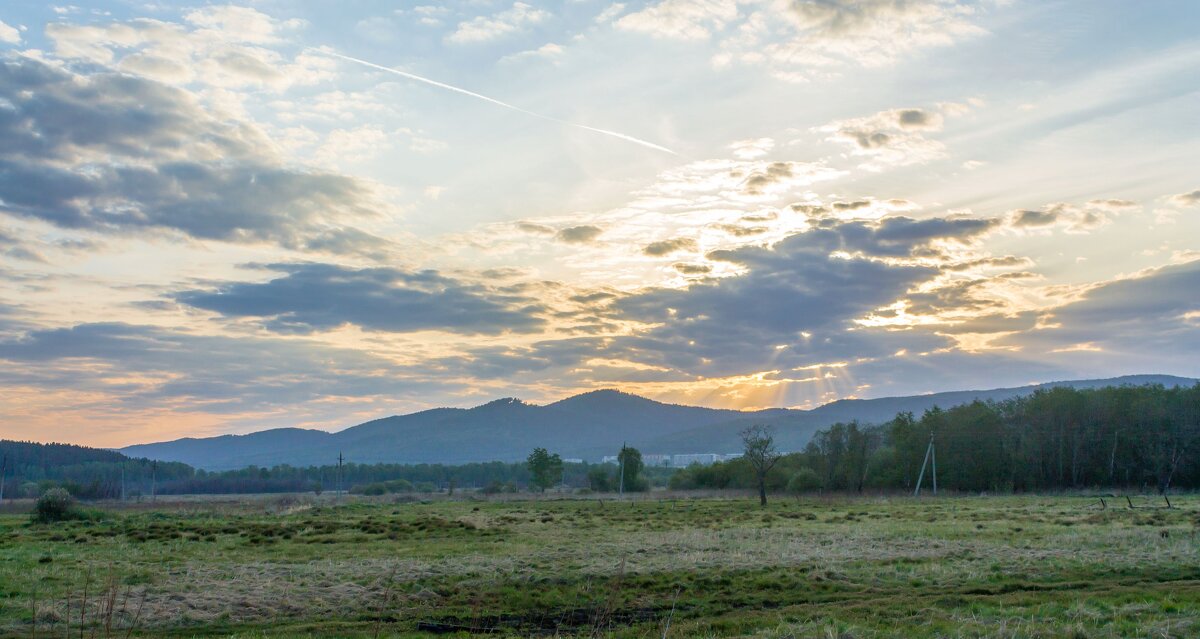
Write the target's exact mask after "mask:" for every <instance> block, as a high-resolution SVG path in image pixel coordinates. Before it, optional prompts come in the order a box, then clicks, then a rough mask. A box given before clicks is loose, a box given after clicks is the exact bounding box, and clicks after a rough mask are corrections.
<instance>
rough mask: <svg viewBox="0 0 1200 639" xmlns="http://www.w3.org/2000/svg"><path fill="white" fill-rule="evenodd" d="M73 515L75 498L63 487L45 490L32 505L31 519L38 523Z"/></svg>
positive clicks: (72, 516)
mask: <svg viewBox="0 0 1200 639" xmlns="http://www.w3.org/2000/svg"><path fill="white" fill-rule="evenodd" d="M75 516H76V510H75V498H73V497H71V493H68V492H67V491H66V490H65V489H63V488H51V489H50V490H47V491H46V492H45V493H43V494H42V496H41V497H38V500H37V503H36V504H34V506H33V521H35V522H37V523H39V524H52V523H54V522H56V521H64V520H67V519H73V518H74V517H75Z"/></svg>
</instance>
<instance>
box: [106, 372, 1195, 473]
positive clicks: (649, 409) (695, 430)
mask: <svg viewBox="0 0 1200 639" xmlns="http://www.w3.org/2000/svg"><path fill="white" fill-rule="evenodd" d="M1196 383H1197V380H1194V379H1187V378H1183V377H1173V376H1168V375H1131V376H1127V377H1116V378H1111V379H1093V380H1074V381H1061V382H1050V383H1047V384H1036V385H1032V386H1021V387H1017V388H998V389H992V390H971V391H953V392H945V393H934V394H930V395H914V396H909V397H884V398H879V399H847V400H838V401H836V402H832V403H829V404H825V405H823V406H820V407H818V408H814V409H812V410H795V409H782V408H772V409H766V410H761V411H736V410H727V409H714V408H702V407H698V406H681V405H677V404H664V403H661V402H656V401H654V400H650V399H646V398H644V397H638V396H636V395H630V394H628V393H622V392H620V391H615V390H598V391H592V392H589V393H583V394H581V395H576V396H574V397H568V398H566V399H563V400H561V401H557V402H554V403H552V404H546V405H544V406H539V405H535V404H529V403H526V402H523V401H521V400H519V399H515V398H506V399H498V400H495V401H492V402H489V403H487V404H483V405H481V406H476V407H474V408H435V409H431V410H425V411H421V412H418V413H411V414H408V415H395V416H392V417H385V418H382V419H376V420H373V421H369V422H366V423H363V424H359V425H357V426H352V427H350V428H347V429H345V430H342V431H339V432H336V433H328V432H325V431H319V430H305V429H299V428H278V429H273V430H266V431H261V432H257V433H251V434H249V435H222V436H220V437H209V438H199V439H198V438H187V439H178V440H174V441H169V442H160V443H154V444H139V445H136V446H129V447H127V448H123V449H121V452H123V453H125V454H127V455H130V456H135V457H147V458H151V459H160V460H164V461H179V462H184V463H186V464H190V465H192V466H196V467H198V468H204V469H208V470H227V469H233V468H243V467H245V466H249V465H257V466H273V465H276V464H291V465H293V466H308V465H319V464H328V463H331V462H333V461H334V460H335V459H336V457H337V454H338V453H342V454H344V455H345V457H346V459H347V460H349V461H352V462H354V463H360V464H372V463H382V462H388V463H446V464H457V463H466V462H477V461H519V460H522V459H524V458H525V457H526V456H527V455H528V454H529V451H531V450H533V448H534V447H537V446H541V447H544V448H547V449H549V450H551V451H554V452H557V453H560V454H561V455H562V456H563V457H568V458H569V457H581V458H584V459H588V460H597V459H599V458H600V457H602V456H604V455H612V454H614V453H615V451H616V450H618V449H619V448H620V446H621V443H622V442H627V443H628V444H629V445H631V446H634V447H636V448H638V449H640V450H641V451H642V452H643V453H660V454H676V453H731V452H736V451H738V450H739V449H740V447H741V443H740V440H739V438H738V432H739V431H740V430H741V429H743V428H745V427H746V426H748V425H750V424H756V423H766V424H770V425H772V426H774V427H775V430H776V440H777V442H778V446H779V448H780V449H781V450H785V451H791V450H800V449H801V448H803V447H804V446H805V444H807V443H808V440H809V439H810V438H811V437H812V435H813V433H815V432H816V431H818V430H820V429H822V428H825V427H827V426H829V425H830V424H834V423H836V422H847V421H851V420H858V421H860V422H864V423H878V422H883V421H886V420H889V419H891V418H892V417H894V416H895V415H896V413H899V412H912V413H916V414H920V413H922V412H924V411H925V410H927V409H929V408H932V407H934V406H940V407H942V408H948V407H950V406H956V405H959V404H965V403H969V402H971V401H974V400H976V399H980V400H985V401H986V400H993V401H1000V400H1004V399H1009V398H1012V397H1017V396H1021V395H1028V394H1031V393H1033V392H1035V391H1037V390H1039V389H1046V388H1053V387H1055V386H1071V387H1074V388H1099V387H1104V386H1120V385H1144V384H1162V385H1164V386H1180V385H1188V386H1190V385H1193V384H1196Z"/></svg>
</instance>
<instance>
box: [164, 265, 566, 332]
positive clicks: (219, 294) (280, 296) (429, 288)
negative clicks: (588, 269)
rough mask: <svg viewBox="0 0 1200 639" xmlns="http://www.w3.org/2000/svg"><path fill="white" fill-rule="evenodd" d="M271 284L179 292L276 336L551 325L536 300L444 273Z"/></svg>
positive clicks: (395, 272)
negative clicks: (340, 330)
mask: <svg viewBox="0 0 1200 639" xmlns="http://www.w3.org/2000/svg"><path fill="white" fill-rule="evenodd" d="M268 268H269V269H270V270H272V271H275V272H280V273H283V276H282V277H278V278H276V279H272V280H270V281H267V282H261V283H257V282H235V283H224V284H220V285H218V286H217V287H216V288H215V289H211V290H189V291H182V292H179V293H176V294H175V295H174V299H175V301H177V302H180V303H182V304H186V305H188V306H192V307H194V308H200V309H204V310H208V311H213V312H216V313H219V314H221V315H223V316H225V317H229V318H247V317H248V318H256V319H258V320H260V321H261V322H262V324H263V326H264V327H266V328H267V329H268V330H272V331H276V332H280V333H313V332H319V331H327V330H332V329H336V328H338V327H341V326H344V325H353V326H358V327H360V328H363V329H365V330H371V331H382V332H391V333H405V332H412V331H422V330H434V331H447V332H453V333H466V334H489V335H496V334H501V333H509V332H527V331H531V330H537V329H539V328H540V327H541V326H542V325H543V324H544V320H542V319H541V318H540V317H539V316H538V315H539V314H541V313H544V312H545V311H546V309H545V308H544V307H543V306H541V304H540V303H539V302H537V301H536V300H534V299H532V298H529V297H525V296H521V295H513V294H507V293H501V292H499V291H497V290H495V289H491V288H488V287H486V286H484V285H482V284H475V283H470V282H465V281H462V280H457V279H453V278H450V277H447V276H444V275H441V274H440V273H438V272H436V271H429V270H427V271H403V270H400V269H395V268H371V269H352V268H347V267H342V266H336V265H332V264H276V265H272V266H270V267H268Z"/></svg>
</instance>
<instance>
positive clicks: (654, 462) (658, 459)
mask: <svg viewBox="0 0 1200 639" xmlns="http://www.w3.org/2000/svg"><path fill="white" fill-rule="evenodd" d="M642 463H643V464H645V465H647V466H670V465H671V456H670V455H642Z"/></svg>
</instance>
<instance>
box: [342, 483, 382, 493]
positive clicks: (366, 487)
mask: <svg viewBox="0 0 1200 639" xmlns="http://www.w3.org/2000/svg"><path fill="white" fill-rule="evenodd" d="M385 493H387V486H384V485H383V484H378V483H377V484H358V485H356V486H353V487H351V488H350V494H351V495H372V496H376V495H383V494H385Z"/></svg>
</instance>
